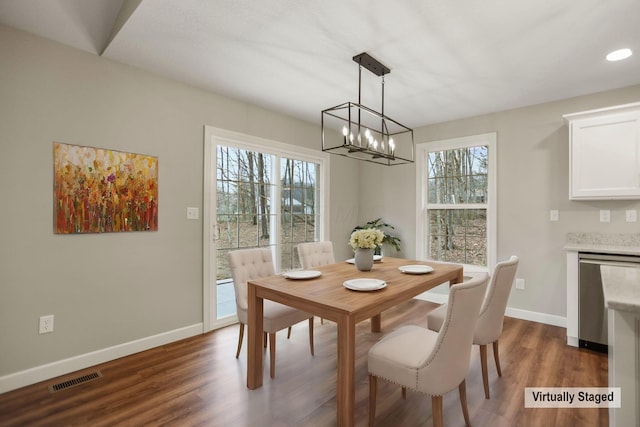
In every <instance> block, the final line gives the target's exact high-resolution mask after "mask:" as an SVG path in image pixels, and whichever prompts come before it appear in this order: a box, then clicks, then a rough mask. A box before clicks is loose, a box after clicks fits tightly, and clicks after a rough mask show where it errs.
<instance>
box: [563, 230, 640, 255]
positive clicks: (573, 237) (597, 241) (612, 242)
mask: <svg viewBox="0 0 640 427" xmlns="http://www.w3.org/2000/svg"><path fill="white" fill-rule="evenodd" d="M564 249H565V250H566V251H573V252H595V253H603V254H619V255H640V233H635V234H614V233H569V234H568V235H567V244H566V245H565V246H564Z"/></svg>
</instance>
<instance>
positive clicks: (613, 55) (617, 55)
mask: <svg viewBox="0 0 640 427" xmlns="http://www.w3.org/2000/svg"><path fill="white" fill-rule="evenodd" d="M632 54H633V52H631V49H627V48H625V49H618V50H614V51H613V52H609V54H608V55H607V61H622V60H623V59H627V58H628V57H630V56H631V55H632Z"/></svg>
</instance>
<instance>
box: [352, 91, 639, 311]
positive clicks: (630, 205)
mask: <svg viewBox="0 0 640 427" xmlns="http://www.w3.org/2000/svg"><path fill="white" fill-rule="evenodd" d="M637 101H640V86H633V87H628V88H625V89H620V90H615V91H609V92H605V93H598V94H593V95H589V96H582V97H579V98H572V99H566V100H562V101H557V102H552V103H546V104H540V105H535V106H531V107H527V108H520V109H516V110H510V111H504V112H499V113H495V114H488V115H484V116H479V117H472V118H467V119H463V120H456V121H452V122H447V123H441V124H437V125H433V126H427V127H422V128H419V129H416V130H415V140H416V143H428V142H429V141H437V140H441V139H448V138H455V137H461V136H467V135H475V134H481V133H487V132H497V139H498V176H497V181H498V212H497V214H498V217H497V221H498V231H497V234H498V245H497V259H498V260H502V259H505V258H508V257H509V256H510V255H511V254H515V255H518V256H519V257H520V265H519V268H518V277H521V278H524V279H525V283H526V289H525V290H524V291H520V290H513V291H512V293H511V298H510V301H509V306H510V307H511V308H515V309H521V310H528V311H533V312H540V313H545V314H550V315H554V316H561V317H565V316H566V285H565V282H566V267H565V252H564V251H563V249H562V248H563V246H564V244H565V241H566V235H567V233H568V232H572V231H583V232H593V231H600V232H614V233H637V232H639V231H640V223H627V222H625V216H624V215H625V212H624V211H625V209H640V203H639V202H637V201H569V136H568V128H567V126H566V125H565V123H564V120H563V118H562V115H563V114H566V113H573V112H578V111H585V110H590V109H595V108H601V107H608V106H612V105H619V104H626V103H630V102H637ZM425 102H429V101H428V100H425ZM396 168H397V169H396ZM415 173H416V171H415V165H409V166H397V167H394V168H387V169H384V168H383V169H379V168H375V166H374V167H370V166H368V165H366V166H365V167H364V168H363V171H362V178H361V193H360V194H361V196H360V211H359V212H360V216H361V220H362V219H364V218H363V215H365V214H366V213H367V212H375V215H377V216H383V217H384V219H385V220H387V221H388V222H390V223H392V224H394V225H396V226H397V227H398V228H399V234H400V236H401V237H402V240H403V252H404V254H405V255H406V256H408V257H413V256H415V247H416V236H415V221H416V201H415V191H416V181H415ZM551 209H557V210H559V212H560V221H558V222H550V221H549V211H550V210H551ZM600 209H610V210H611V223H608V224H606V223H601V222H599V210H600Z"/></svg>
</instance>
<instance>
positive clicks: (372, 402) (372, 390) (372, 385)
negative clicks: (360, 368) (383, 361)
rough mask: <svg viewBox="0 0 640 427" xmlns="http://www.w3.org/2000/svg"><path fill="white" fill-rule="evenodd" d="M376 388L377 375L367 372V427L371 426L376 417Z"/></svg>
mask: <svg viewBox="0 0 640 427" xmlns="http://www.w3.org/2000/svg"><path fill="white" fill-rule="evenodd" d="M377 390H378V377H376V376H375V375H371V374H369V427H373V421H374V420H375V419H376V392H377Z"/></svg>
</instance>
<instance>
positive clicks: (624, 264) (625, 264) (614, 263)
mask: <svg viewBox="0 0 640 427" xmlns="http://www.w3.org/2000/svg"><path fill="white" fill-rule="evenodd" d="M579 262H580V264H595V265H610V266H613V267H629V268H640V264H639V263H637V262H624V261H597V260H591V259H581V260H580V261H579Z"/></svg>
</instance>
